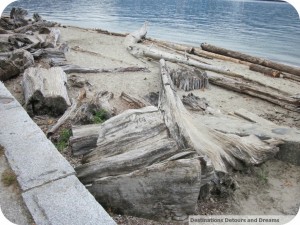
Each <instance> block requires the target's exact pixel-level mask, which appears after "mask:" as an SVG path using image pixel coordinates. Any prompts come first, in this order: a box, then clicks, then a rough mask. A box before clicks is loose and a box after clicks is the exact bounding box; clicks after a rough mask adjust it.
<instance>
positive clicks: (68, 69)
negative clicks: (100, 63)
mask: <svg viewBox="0 0 300 225" xmlns="http://www.w3.org/2000/svg"><path fill="white" fill-rule="evenodd" d="M61 67H62V69H63V70H64V71H65V73H127V72H140V71H141V72H149V70H148V69H147V68H145V67H119V68H113V69H97V68H86V67H81V66H77V65H63V66H61Z"/></svg>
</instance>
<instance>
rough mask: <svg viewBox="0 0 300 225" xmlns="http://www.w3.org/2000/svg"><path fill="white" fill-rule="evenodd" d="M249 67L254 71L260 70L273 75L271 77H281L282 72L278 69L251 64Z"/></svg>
mask: <svg viewBox="0 0 300 225" xmlns="http://www.w3.org/2000/svg"><path fill="white" fill-rule="evenodd" d="M249 69H250V70H252V71H256V72H260V73H262V74H264V75H267V76H271V77H280V74H281V72H280V71H278V70H274V69H271V68H268V67H265V66H261V65H257V64H251V65H250V66H249Z"/></svg>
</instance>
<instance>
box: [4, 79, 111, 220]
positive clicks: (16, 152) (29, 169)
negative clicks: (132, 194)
mask: <svg viewBox="0 0 300 225" xmlns="http://www.w3.org/2000/svg"><path fill="white" fill-rule="evenodd" d="M0 144H1V145H2V146H3V147H4V149H5V155H6V157H7V159H8V162H9V164H10V166H11V168H12V170H13V171H14V172H15V174H16V175H17V179H18V182H19V184H20V187H21V190H22V197H23V199H24V202H25V204H26V205H27V207H28V209H29V211H30V213H31V214H32V216H33V219H34V221H35V222H36V224H38V225H39V224H53V225H55V224H57V225H64V224H65V225H70V224H72V225H77V224H78V225H82V224H90V225H94V224H97V225H98V224H105V225H106V224H107V225H110V224H116V223H115V222H114V221H113V219H112V218H111V217H110V216H109V215H108V213H107V212H106V211H105V210H104V209H103V208H102V206H101V205H100V204H99V203H98V202H97V201H96V200H95V198H94V197H93V196H92V195H91V194H90V193H89V192H88V190H87V189H86V188H85V187H84V185H83V184H81V183H80V181H79V180H78V179H77V177H76V176H75V171H74V169H73V167H72V166H71V165H70V164H69V162H68V161H67V160H66V159H65V158H64V157H63V156H62V155H61V154H60V153H59V152H58V151H57V149H56V148H55V146H54V145H53V144H52V143H51V141H49V140H48V139H47V137H46V136H45V134H44V133H43V132H42V130H41V129H40V128H39V127H38V126H37V125H36V124H35V123H34V122H33V121H32V119H31V118H30V117H29V115H28V114H27V112H26V111H25V110H24V109H23V107H22V106H21V105H20V104H19V102H18V101H17V100H16V99H15V98H14V97H13V96H12V95H11V93H10V92H9V91H8V90H7V89H6V87H5V86H4V84H3V83H2V82H0Z"/></svg>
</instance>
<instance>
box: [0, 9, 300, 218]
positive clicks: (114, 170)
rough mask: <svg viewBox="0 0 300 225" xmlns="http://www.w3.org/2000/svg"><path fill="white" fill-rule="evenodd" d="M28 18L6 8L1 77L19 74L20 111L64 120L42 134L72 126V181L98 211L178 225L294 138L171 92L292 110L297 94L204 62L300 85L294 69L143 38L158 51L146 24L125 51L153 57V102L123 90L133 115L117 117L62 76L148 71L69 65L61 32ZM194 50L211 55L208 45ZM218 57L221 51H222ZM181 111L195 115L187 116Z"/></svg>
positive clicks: (103, 96)
mask: <svg viewBox="0 0 300 225" xmlns="http://www.w3.org/2000/svg"><path fill="white" fill-rule="evenodd" d="M26 14H27V13H26V12H25V11H23V10H21V9H14V10H12V12H11V15H10V17H9V18H1V21H0V22H1V23H0V26H1V27H2V28H3V29H1V32H2V33H5V32H6V34H4V36H1V38H2V37H4V39H3V40H1V41H2V42H3V43H4V44H3V43H1V44H0V46H6V47H5V48H3V50H2V48H1V53H0V65H1V67H0V68H1V69H0V79H1V80H7V79H10V78H11V76H18V75H20V74H23V90H24V96H25V102H26V103H25V107H26V109H27V111H28V112H29V113H30V114H52V115H55V116H58V115H62V116H61V117H60V118H59V119H58V121H57V123H56V124H55V125H54V126H53V127H52V128H50V129H49V130H48V132H47V134H48V136H50V135H52V134H53V133H55V132H56V131H57V130H58V128H59V127H60V126H61V125H63V124H65V123H66V121H71V123H72V125H73V126H72V133H73V136H72V137H71V139H70V145H71V147H72V151H73V154H74V155H83V160H82V165H80V166H78V167H76V168H75V169H76V171H77V176H78V177H79V179H80V180H81V181H82V182H83V183H84V184H85V185H86V187H87V188H88V189H89V190H90V192H91V193H92V194H93V195H94V196H95V197H96V199H97V200H98V201H99V202H100V203H101V204H102V205H103V206H105V207H107V208H110V209H111V210H114V211H115V212H118V213H125V214H130V215H135V216H141V217H146V218H151V219H157V220H169V219H174V220H184V219H185V218H187V216H188V215H190V214H194V213H195V209H196V206H197V202H198V199H199V197H207V196H209V194H210V191H211V189H212V188H217V189H219V190H221V191H222V192H230V191H231V190H232V189H235V187H236V184H235V182H234V180H233V179H232V178H231V177H230V176H228V174H229V173H230V171H231V170H243V169H245V168H247V167H249V166H253V165H258V164H261V163H263V162H265V161H266V160H268V159H270V158H272V157H274V155H275V154H277V153H278V151H279V148H278V146H279V145H280V144H282V143H287V142H293V140H294V139H297V137H298V136H299V135H298V134H297V132H296V131H294V130H285V129H282V128H278V127H277V126H276V125H275V124H270V123H269V122H266V121H264V120H262V119H261V118H257V117H255V116H253V115H251V114H249V113H248V112H245V111H238V112H236V113H237V114H238V115H240V116H241V117H244V118H245V117H247V118H251V119H249V120H251V121H258V122H257V124H249V123H246V122H242V121H241V120H236V119H233V118H230V117H228V116H226V115H223V114H221V113H220V112H219V111H218V110H215V109H212V108H211V107H210V106H209V104H208V102H207V101H206V100H205V99H203V98H199V97H197V96H195V95H193V94H191V93H189V94H188V95H187V96H184V97H183V99H182V100H181V99H180V97H179V95H178V94H177V89H178V88H180V89H183V90H184V91H191V90H195V89H203V88H207V87H209V83H211V84H215V85H219V86H221V87H224V88H228V89H230V90H234V91H237V92H241V93H244V94H248V95H251V96H254V97H258V98H261V99H264V100H266V101H269V102H272V103H274V104H277V105H280V106H282V107H284V108H287V109H289V110H293V111H299V107H300V101H299V97H298V95H295V96H293V97H291V96H289V94H287V93H285V92H283V91H281V90H279V89H276V88H273V87H270V86H267V85H265V84H263V83H260V82H258V81H254V80H251V79H249V78H245V76H243V75H242V74H238V73H235V72H233V71H231V70H229V69H228V68H220V67H216V66H213V65H211V64H209V63H207V62H203V60H202V59H203V58H206V59H207V58H219V59H223V60H230V61H234V62H237V63H243V64H247V65H249V66H250V69H253V70H256V71H257V70H259V71H261V72H263V73H264V74H270V75H271V76H274V77H278V76H283V77H287V78H289V79H293V80H296V81H297V79H299V74H298V69H297V68H292V70H291V68H288V67H283V66H281V65H280V64H276V65H277V66H276V67H274V64H272V63H270V62H269V61H266V60H265V61H262V60H256V61H255V60H253V61H251V63H249V62H248V61H247V60H246V59H247V57H246V56H245V55H242V57H238V56H236V54H233V53H232V52H231V53H228V52H229V51H226V52H227V53H226V54H227V55H228V56H230V57H228V56H223V55H219V54H218V55H217V54H215V53H210V52H208V51H204V50H202V49H199V48H191V47H186V46H183V45H177V44H170V43H167V42H162V41H156V40H150V41H151V42H152V43H155V44H156V45H157V46H159V48H158V47H153V46H152V45H150V46H147V45H145V44H140V43H139V42H141V41H144V42H145V43H147V42H149V39H148V40H146V39H145V38H146V34H147V23H145V24H144V26H143V27H142V28H141V29H139V30H138V31H135V32H133V33H131V34H129V35H127V36H126V37H125V39H124V45H125V47H126V48H127V50H128V52H129V53H130V54H132V55H134V56H136V57H138V58H151V59H152V60H157V61H159V65H160V78H161V89H160V93H159V96H158V100H157V99H155V96H156V94H153V95H151V96H150V97H149V98H148V99H150V100H151V101H153V102H155V106H154V105H152V104H150V102H149V101H147V100H145V99H142V98H139V97H136V96H131V95H129V94H127V93H122V95H121V98H122V99H124V100H125V101H127V102H129V103H130V104H131V105H134V107H133V108H136V109H131V110H128V111H125V112H123V113H121V114H119V115H115V114H116V110H115V108H114V107H112V106H111V105H110V100H111V99H112V98H113V94H112V93H110V92H107V91H102V92H96V93H92V95H91V96H92V97H91V98H87V89H86V88H85V87H86V86H87V85H90V84H89V83H88V82H87V81H86V80H85V79H84V78H78V77H76V76H69V79H67V75H66V73H105V72H133V71H145V72H147V69H145V68H139V67H127V68H113V69H99V68H83V67H80V66H76V65H70V64H68V63H67V61H66V59H65V52H66V51H68V46H67V44H66V43H62V42H61V40H60V30H59V29H58V28H57V27H54V26H55V24H54V23H49V22H47V21H44V20H42V18H41V17H40V16H39V15H38V14H35V15H34V20H33V21H28V20H25V15H26ZM202 47H203V49H204V48H207V50H208V47H210V49H213V48H211V46H209V45H203V46H202ZM166 50H167V51H166ZM211 51H212V50H211ZM219 53H222V54H224V55H225V53H224V51H223V52H219ZM233 56H236V58H235V59H234V58H232V57H233ZM248 58H249V57H248ZM258 62H259V63H258ZM171 63H176V64H177V65H179V69H178V68H175V69H174V68H172V69H171V65H170V64H171ZM253 63H256V64H260V65H258V66H257V65H256V64H255V65H252V64H253ZM250 64H251V65H250ZM262 66H264V67H262ZM265 66H269V67H272V68H265ZM211 72H212V73H211ZM68 83H69V84H68ZM68 85H72V86H73V87H78V88H81V89H80V91H79V94H78V96H77V98H76V99H75V98H74V99H70V97H69V95H68ZM156 103H157V105H156ZM101 109H104V110H105V111H106V112H107V113H108V118H110V119H108V120H107V121H105V122H104V123H103V124H90V123H92V122H93V117H94V113H95V112H96V111H99V110H101ZM187 109H190V110H194V111H198V112H201V113H198V114H197V115H199V116H198V117H195V116H192V115H191V114H190V112H189V111H188V110H187ZM224 121H225V122H224ZM81 124H89V125H84V126H82V125H81ZM220 124H222V128H220ZM260 124H262V125H260ZM275 131H276V132H277V133H276V132H275ZM278 132H279V133H278ZM282 132H286V133H288V135H285V134H282ZM297 135H298V136H297ZM287 136H289V137H287ZM290 136H292V137H293V138H294V139H290Z"/></svg>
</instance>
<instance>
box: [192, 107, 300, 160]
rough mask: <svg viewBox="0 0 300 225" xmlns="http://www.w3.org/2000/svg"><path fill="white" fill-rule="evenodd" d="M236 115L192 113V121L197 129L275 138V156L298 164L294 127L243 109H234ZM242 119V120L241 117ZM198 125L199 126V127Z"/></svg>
mask: <svg viewBox="0 0 300 225" xmlns="http://www.w3.org/2000/svg"><path fill="white" fill-rule="evenodd" d="M235 115H238V116H239V117H236V116H230V115H224V114H221V113H220V114H219V115H209V114H204V115H200V114H194V115H193V123H194V124H195V126H196V127H197V128H198V129H201V128H202V126H201V125H202V124H204V125H205V126H207V127H209V128H211V129H214V130H216V131H220V132H222V133H224V134H236V135H239V136H248V135H255V136H256V137H258V138H260V139H261V140H268V139H277V140H278V141H279V142H281V143H280V145H279V146H278V147H279V152H278V154H277V155H276V157H277V158H279V159H280V160H283V161H287V162H289V163H292V164H295V165H300V160H299V159H300V148H299V146H300V132H299V130H297V129H296V128H291V127H285V126H279V125H276V124H274V123H273V122H271V121H268V120H266V119H264V118H261V117H259V116H257V115H255V114H253V113H251V112H248V111H246V110H245V109H239V110H236V111H235ZM241 118H242V119H243V120H242V119H241ZM199 126H200V127H199Z"/></svg>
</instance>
